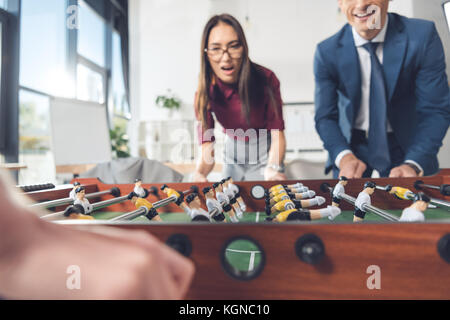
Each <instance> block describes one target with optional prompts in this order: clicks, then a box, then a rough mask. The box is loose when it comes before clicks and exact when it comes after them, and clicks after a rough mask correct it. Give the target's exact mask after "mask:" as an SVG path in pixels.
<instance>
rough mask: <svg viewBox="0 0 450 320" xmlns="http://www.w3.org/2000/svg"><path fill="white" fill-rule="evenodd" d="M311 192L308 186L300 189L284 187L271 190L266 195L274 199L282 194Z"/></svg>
mask: <svg viewBox="0 0 450 320" xmlns="http://www.w3.org/2000/svg"><path fill="white" fill-rule="evenodd" d="M307 191H309V188H308V187H306V186H302V187H298V188H284V187H283V186H282V187H280V188H277V189H273V190H270V191H268V192H266V193H265V195H266V196H267V195H269V197H274V196H276V195H278V194H280V193H302V192H307Z"/></svg>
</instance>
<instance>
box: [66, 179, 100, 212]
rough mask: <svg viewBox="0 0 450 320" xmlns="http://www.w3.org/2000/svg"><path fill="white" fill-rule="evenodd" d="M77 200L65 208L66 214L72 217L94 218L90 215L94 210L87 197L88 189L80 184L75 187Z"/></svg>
mask: <svg viewBox="0 0 450 320" xmlns="http://www.w3.org/2000/svg"><path fill="white" fill-rule="evenodd" d="M75 195H76V197H77V198H76V200H75V201H74V202H73V205H71V206H68V207H67V208H66V210H64V216H65V217H68V218H70V219H85V220H93V219H94V218H93V217H91V216H90V214H91V212H92V211H93V207H92V204H90V203H89V200H88V199H86V190H85V189H84V187H82V186H79V187H77V188H76V189H75Z"/></svg>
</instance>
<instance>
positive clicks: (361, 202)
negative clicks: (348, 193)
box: [353, 181, 376, 222]
mask: <svg viewBox="0 0 450 320" xmlns="http://www.w3.org/2000/svg"><path fill="white" fill-rule="evenodd" d="M375 188H376V184H375V182H372V181H368V182H366V183H365V184H364V189H363V191H361V192H360V193H359V194H358V197H357V198H356V201H355V212H354V214H353V222H361V221H363V220H364V218H365V216H366V211H365V209H364V206H365V205H370V204H371V200H370V196H371V195H372V194H373V193H374V192H375Z"/></svg>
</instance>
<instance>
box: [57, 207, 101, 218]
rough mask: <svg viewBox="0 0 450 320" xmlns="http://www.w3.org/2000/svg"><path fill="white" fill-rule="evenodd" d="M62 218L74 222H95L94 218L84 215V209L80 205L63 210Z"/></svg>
mask: <svg viewBox="0 0 450 320" xmlns="http://www.w3.org/2000/svg"><path fill="white" fill-rule="evenodd" d="M64 216H65V217H67V218H69V219H74V220H95V219H94V217H92V216H90V215H87V214H84V208H83V206H82V205H81V204H74V205H71V206H68V207H67V208H66V210H64Z"/></svg>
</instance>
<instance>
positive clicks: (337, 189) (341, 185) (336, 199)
mask: <svg viewBox="0 0 450 320" xmlns="http://www.w3.org/2000/svg"><path fill="white" fill-rule="evenodd" d="M347 184H348V179H347V178H346V177H344V176H341V177H340V178H339V182H338V183H337V184H336V185H335V186H334V188H333V191H332V193H331V195H332V199H333V200H332V203H331V205H332V206H334V207H339V204H340V203H341V197H340V195H341V194H342V193H345V186H346V185H347Z"/></svg>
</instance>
